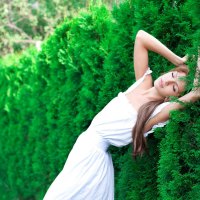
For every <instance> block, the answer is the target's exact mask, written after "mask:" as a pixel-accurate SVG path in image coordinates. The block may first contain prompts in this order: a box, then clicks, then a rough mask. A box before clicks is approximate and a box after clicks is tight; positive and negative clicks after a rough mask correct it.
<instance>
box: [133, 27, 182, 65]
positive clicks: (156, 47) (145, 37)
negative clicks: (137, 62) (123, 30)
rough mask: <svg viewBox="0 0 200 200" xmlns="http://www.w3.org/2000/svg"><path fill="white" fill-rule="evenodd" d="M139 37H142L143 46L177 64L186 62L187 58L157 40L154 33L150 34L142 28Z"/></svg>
mask: <svg viewBox="0 0 200 200" xmlns="http://www.w3.org/2000/svg"><path fill="white" fill-rule="evenodd" d="M137 38H138V39H140V41H141V42H142V44H143V46H144V47H145V48H146V49H147V50H150V51H153V52H155V53H158V54H160V55H161V56H163V57H164V58H166V59H167V60H169V61H170V62H171V63H173V64H174V65H175V66H178V65H182V64H184V61H185V59H184V58H181V57H179V56H177V55H176V54H175V53H173V52H172V51H171V50H169V49H168V48H167V47H166V46H165V45H164V44H162V43H161V42H160V41H159V40H157V39H156V38H155V37H153V36H152V35H150V34H148V33H147V32H145V31H142V30H140V31H139V32H138V33H137Z"/></svg>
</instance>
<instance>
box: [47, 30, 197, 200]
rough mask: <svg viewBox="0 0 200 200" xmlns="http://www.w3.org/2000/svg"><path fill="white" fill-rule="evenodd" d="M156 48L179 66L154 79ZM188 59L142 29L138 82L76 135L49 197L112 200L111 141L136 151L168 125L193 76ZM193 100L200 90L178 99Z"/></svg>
mask: <svg viewBox="0 0 200 200" xmlns="http://www.w3.org/2000/svg"><path fill="white" fill-rule="evenodd" d="M149 50H150V51H154V52H156V53H158V54H160V55H162V56H164V57H165V58H166V59H168V60H169V61H170V62H172V63H173V64H174V65H175V66H178V67H176V68H175V69H174V70H172V71H170V72H168V73H166V74H164V75H162V76H160V77H159V78H158V79H156V80H155V81H154V82H153V80H152V76H151V73H152V71H151V70H150V69H149V68H148V51H149ZM185 61H186V57H183V58H181V57H179V56H177V55H175V54H174V53H173V52H172V51H170V50H169V49H168V48H167V47H165V46H164V45H163V44H162V43H161V42H159V41H158V40H157V39H156V38H154V37H153V36H151V35H150V34H148V33H146V32H144V31H139V32H138V33H137V36H136V40H135V46H134V70H135V76H136V82H135V83H134V84H133V85H132V86H131V87H130V88H129V89H128V90H127V91H125V92H120V93H119V94H118V96H117V97H115V98H114V99H113V100H111V101H110V102H109V103H108V104H107V105H106V107H104V109H103V110H102V111H101V112H100V113H98V114H97V115H96V116H95V117H94V119H93V121H92V123H91V125H90V126H89V128H88V129H87V130H86V131H85V132H83V133H82V134H81V135H80V136H79V138H78V139H77V141H76V143H75V145H74V147H73V149H72V151H71V152H70V154H69V156H68V158H67V161H66V163H65V166H64V168H63V170H62V171H61V172H60V174H59V175H58V177H57V178H56V179H55V181H54V182H53V183H52V185H51V186H50V188H49V190H48V191H47V193H46V195H45V197H44V200H82V199H85V200H94V199H95V200H113V199H114V174H113V164H112V159H111V155H110V154H109V153H108V152H107V149H108V147H109V145H114V146H118V147H120V146H124V145H127V144H129V143H131V142H132V143H133V147H134V148H133V155H134V156H136V155H139V154H140V155H141V154H143V152H144V151H145V150H146V149H147V145H146V138H145V137H146V136H147V135H148V134H149V133H151V132H153V129H154V128H156V127H158V126H160V127H162V126H164V125H165V123H166V121H167V120H168V118H169V113H170V111H171V110H174V109H181V108H182V107H183V106H182V105H181V104H179V103H176V102H167V99H168V97H169V96H180V94H181V93H182V92H183V91H184V88H185V82H184V81H183V79H182V77H185V76H186V75H187V74H188V69H187V67H186V66H185V65H184V62H185ZM179 99H180V100H181V101H184V102H189V101H196V100H197V99H199V95H198V92H197V91H196V90H194V91H191V92H190V93H188V94H186V95H184V96H183V97H180V98H179Z"/></svg>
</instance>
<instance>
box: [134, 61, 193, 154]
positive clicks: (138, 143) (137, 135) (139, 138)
mask: <svg viewBox="0 0 200 200" xmlns="http://www.w3.org/2000/svg"><path fill="white" fill-rule="evenodd" d="M170 71H177V72H184V73H185V74H186V75H187V74H188V72H189V70H188V67H187V66H186V65H181V66H179V67H176V68H174V69H172V70H170ZM163 102H164V99H163V100H158V101H150V102H147V103H145V104H143V105H142V106H141V107H140V108H139V110H138V116H137V121H136V124H135V126H134V127H133V130H132V141H133V158H136V156H137V155H140V156H142V155H143V153H144V152H146V153H148V147H147V140H146V137H144V126H145V124H146V122H147V121H148V119H149V117H150V116H151V114H152V113H153V112H154V110H155V109H156V108H157V106H159V105H160V104H161V103H163Z"/></svg>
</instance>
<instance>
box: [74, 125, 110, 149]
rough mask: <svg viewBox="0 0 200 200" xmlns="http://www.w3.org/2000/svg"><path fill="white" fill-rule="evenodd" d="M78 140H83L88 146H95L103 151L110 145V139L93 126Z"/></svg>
mask: <svg viewBox="0 0 200 200" xmlns="http://www.w3.org/2000/svg"><path fill="white" fill-rule="evenodd" d="M78 140H81V142H83V143H84V146H86V147H90V146H95V147H97V148H98V149H100V150H103V151H107V149H108V147H109V143H108V141H107V140H106V139H105V138H103V137H102V136H101V135H99V134H98V132H97V131H96V130H95V129H93V128H92V127H89V128H88V129H87V130H86V131H85V132H83V133H82V134H81V135H80V136H79V139H78Z"/></svg>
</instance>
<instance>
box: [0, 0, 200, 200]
mask: <svg viewBox="0 0 200 200" xmlns="http://www.w3.org/2000/svg"><path fill="white" fill-rule="evenodd" d="M199 10H200V3H199V1H197V0H195V1H192V0H182V1H179V0H177V1H167V0H161V1H158V0H148V1H147V0H129V1H125V2H123V3H121V4H120V5H118V6H115V7H114V8H113V9H112V10H109V9H108V8H106V7H105V6H104V5H100V6H95V5H93V6H91V7H90V9H89V10H88V11H87V12H86V11H85V12H81V13H80V14H79V15H78V16H77V17H75V18H73V19H72V20H70V21H69V20H67V19H66V21H64V22H63V23H62V24H61V25H60V26H59V27H57V28H56V30H55V32H54V34H53V35H52V36H51V37H49V38H48V40H47V41H45V42H44V44H43V46H42V50H41V52H37V51H36V50H35V49H34V48H30V49H28V50H26V51H24V52H23V53H22V54H21V55H10V56H7V57H5V58H4V59H1V60H0V85H1V95H0V116H1V118H0V130H1V131H0V138H1V140H0V160H1V165H0V196H1V199H2V200H8V199H10V200H12V199H13V200H14V199H24V200H30V199H42V198H43V196H44V194H45V192H46V190H47V189H48V187H49V185H50V184H51V183H52V181H53V180H54V179H55V177H56V176H57V175H58V173H59V172H60V170H61V169H62V167H63V165H64V163H65V160H66V158H67V155H68V153H69V152H70V150H71V148H72V146H73V144H74V142H75V140H76V138H77V137H78V135H79V134H80V133H81V132H82V131H84V130H85V129H86V128H87V127H88V125H89V124H90V122H91V120H92V118H93V117H94V115H95V114H96V113H98V112H99V111H100V110H101V109H102V108H103V106H105V104H106V103H107V102H109V101H110V99H112V98H113V97H115V96H116V95H117V94H118V92H119V91H124V90H125V89H126V88H127V87H128V86H129V85H130V84H132V82H133V81H134V72H133V60H132V52H133V45H134V39H135V35H136V33H137V31H138V30H139V29H143V30H145V31H147V32H149V33H151V34H153V35H154V36H155V37H157V38H158V39H160V40H161V41H162V42H163V43H164V44H166V45H167V46H168V47H169V48H170V49H172V50H173V51H174V52H175V53H176V54H178V55H180V56H184V55H185V54H186V53H188V54H193V55H197V47H198V46H199V43H198V42H199V39H200V29H199V28H200V27H199ZM149 65H150V67H151V69H152V70H153V71H154V73H153V77H154V78H156V77H158V76H159V74H160V73H161V72H163V71H166V70H168V69H171V68H172V67H173V66H172V65H171V64H170V63H169V62H168V61H166V60H164V59H163V58H161V57H160V56H159V55H156V54H153V53H151V54H150V64H149ZM195 65H196V62H195V61H193V60H191V61H190V62H189V66H190V69H191V73H190V76H189V77H188V80H189V83H192V78H193V77H194V71H195V70H194V69H195ZM190 87H191V84H189V86H188V89H190ZM199 106H200V103H199V102H196V103H194V104H188V105H187V106H186V109H185V110H184V111H174V112H172V113H171V120H170V123H169V124H168V125H167V126H166V128H163V129H157V130H156V132H155V133H154V134H152V135H150V136H149V137H148V145H149V148H150V156H149V157H148V156H144V157H142V158H138V159H136V160H132V158H131V147H125V148H121V149H118V148H114V147H113V148H111V149H110V151H111V152H112V155H113V161H114V166H115V189H116V191H115V193H116V195H115V199H116V200H122V199H123V200H141V199H144V200H152V199H153V200H154V199H162V200H168V199H169V200H173V199H174V200H177V199H184V200H185V199H192V200H197V199H199V198H200V181H199V177H200V118H199V111H200V109H199Z"/></svg>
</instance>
